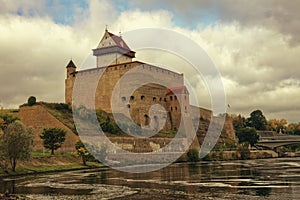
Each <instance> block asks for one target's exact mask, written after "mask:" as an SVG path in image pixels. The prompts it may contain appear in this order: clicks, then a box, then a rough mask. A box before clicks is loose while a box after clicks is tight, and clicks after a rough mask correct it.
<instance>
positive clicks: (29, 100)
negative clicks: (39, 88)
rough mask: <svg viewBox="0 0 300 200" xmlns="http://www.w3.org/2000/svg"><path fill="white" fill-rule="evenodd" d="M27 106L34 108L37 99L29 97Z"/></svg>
mask: <svg viewBox="0 0 300 200" xmlns="http://www.w3.org/2000/svg"><path fill="white" fill-rule="evenodd" d="M27 104H28V106H33V105H34V104H36V98H35V97H34V96H31V97H29V98H28V100H27Z"/></svg>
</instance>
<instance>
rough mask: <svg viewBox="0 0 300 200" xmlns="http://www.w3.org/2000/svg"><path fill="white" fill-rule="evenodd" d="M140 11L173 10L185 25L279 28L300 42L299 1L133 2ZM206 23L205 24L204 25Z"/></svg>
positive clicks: (195, 0)
mask: <svg viewBox="0 0 300 200" xmlns="http://www.w3.org/2000/svg"><path fill="white" fill-rule="evenodd" d="M131 4H132V6H134V7H138V8H140V9H142V10H147V9H157V8H158V7H160V8H164V9H168V10H173V11H174V13H175V17H176V16H177V17H178V19H180V20H182V21H184V23H185V24H190V25H191V24H201V23H203V22H204V23H209V22H211V23H231V22H234V21H237V22H238V23H240V24H241V25H244V26H253V25H254V26H258V25H260V26H266V27H268V28H274V29H278V30H279V31H281V32H282V33H284V34H288V35H291V36H292V39H293V41H294V42H295V41H296V42H299V41H300V34H299V33H300V20H299V19H300V12H299V8H300V1H286V0H263V1H261V0H251V1H247V0H222V1H220V0H189V1H182V0H165V1H159V0H152V1H147V0H134V1H131ZM207 20H208V22H207Z"/></svg>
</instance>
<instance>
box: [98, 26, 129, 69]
mask: <svg viewBox="0 0 300 200" xmlns="http://www.w3.org/2000/svg"><path fill="white" fill-rule="evenodd" d="M93 55H94V56H96V57H97V67H103V66H104V65H106V66H107V65H113V64H120V63H127V62H132V58H134V57H135V52H134V51H131V50H130V48H129V47H128V45H127V44H126V43H125V41H124V40H123V39H122V37H121V36H116V35H114V34H112V33H110V32H108V30H107V29H106V30H105V33H104V35H103V37H102V39H101V41H100V43H99V45H98V47H97V48H96V49H93Z"/></svg>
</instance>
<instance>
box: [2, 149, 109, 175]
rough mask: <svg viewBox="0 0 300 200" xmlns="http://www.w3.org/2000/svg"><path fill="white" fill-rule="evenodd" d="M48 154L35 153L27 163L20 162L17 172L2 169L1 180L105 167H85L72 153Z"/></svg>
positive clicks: (95, 164) (89, 165)
mask: <svg viewBox="0 0 300 200" xmlns="http://www.w3.org/2000/svg"><path fill="white" fill-rule="evenodd" d="M47 154H48V153H46V154H44V153H38V152H34V153H33V156H32V157H31V158H30V159H29V160H27V161H18V163H17V168H16V171H15V172H13V171H12V170H11V169H10V168H8V170H7V171H6V172H5V171H4V170H2V169H0V179H1V178H5V177H12V176H24V175H32V174H41V173H53V172H63V171H71V170H81V169H93V168H100V167H105V165H103V164H102V163H96V162H87V165H86V166H84V165H83V164H82V161H81V159H80V158H78V157H76V156H75V155H72V154H70V153H64V154H56V155H47Z"/></svg>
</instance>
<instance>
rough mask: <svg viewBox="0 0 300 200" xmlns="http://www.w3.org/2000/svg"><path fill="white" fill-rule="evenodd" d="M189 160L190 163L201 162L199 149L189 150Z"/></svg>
mask: <svg viewBox="0 0 300 200" xmlns="http://www.w3.org/2000/svg"><path fill="white" fill-rule="evenodd" d="M187 158H188V161H189V162H198V161H199V151H198V150H197V149H189V151H188V152H187Z"/></svg>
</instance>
